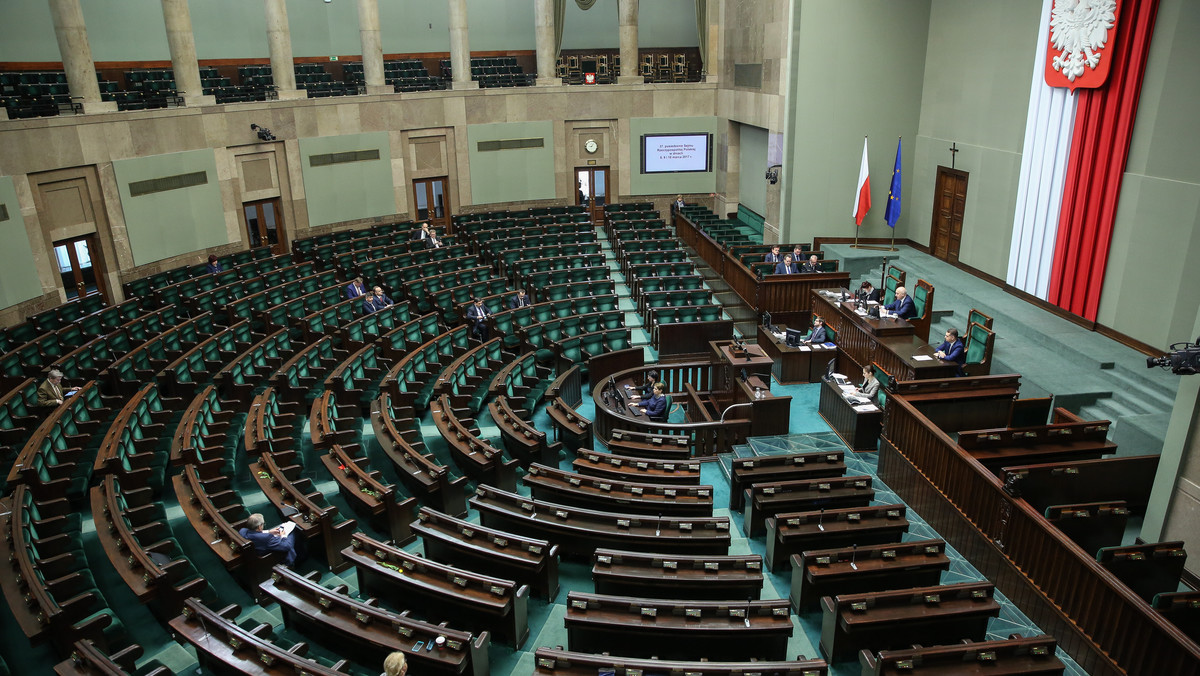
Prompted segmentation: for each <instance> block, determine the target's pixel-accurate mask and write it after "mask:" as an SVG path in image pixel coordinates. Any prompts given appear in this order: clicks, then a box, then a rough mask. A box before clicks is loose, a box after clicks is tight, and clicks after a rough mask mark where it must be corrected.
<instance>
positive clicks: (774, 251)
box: [763, 244, 783, 265]
mask: <svg viewBox="0 0 1200 676" xmlns="http://www.w3.org/2000/svg"><path fill="white" fill-rule="evenodd" d="M763 262H764V263H774V264H775V265H779V264H780V263H781V262H783V256H781V255H779V245H778V244H775V245H773V246H772V247H771V253H769V254H767V255H766V256H763Z"/></svg>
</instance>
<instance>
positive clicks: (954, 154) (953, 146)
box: [950, 143, 958, 169]
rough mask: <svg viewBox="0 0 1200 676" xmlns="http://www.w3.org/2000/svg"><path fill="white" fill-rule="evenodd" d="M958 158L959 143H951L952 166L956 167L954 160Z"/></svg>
mask: <svg viewBox="0 0 1200 676" xmlns="http://www.w3.org/2000/svg"><path fill="white" fill-rule="evenodd" d="M957 158H958V144H957V143H951V144H950V168H951V169H953V168H954V160H955V159H957Z"/></svg>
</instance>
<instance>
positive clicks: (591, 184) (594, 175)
mask: <svg viewBox="0 0 1200 676" xmlns="http://www.w3.org/2000/svg"><path fill="white" fill-rule="evenodd" d="M608 184H609V180H608V167H581V168H579V169H576V170H575V203H576V204H582V205H584V206H586V207H587V208H588V213H590V214H591V216H592V222H593V223H603V222H604V206H605V205H606V204H608Z"/></svg>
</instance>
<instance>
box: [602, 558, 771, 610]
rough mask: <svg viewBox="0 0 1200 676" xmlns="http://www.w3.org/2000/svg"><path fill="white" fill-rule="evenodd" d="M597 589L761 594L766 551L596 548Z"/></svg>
mask: <svg viewBox="0 0 1200 676" xmlns="http://www.w3.org/2000/svg"><path fill="white" fill-rule="evenodd" d="M592 581H593V582H594V583H595V585H596V593H597V594H610V595H615V596H648V597H652V598H658V599H710V600H722V599H737V600H746V601H753V600H755V599H757V598H758V597H759V596H760V595H761V594H762V587H763V571H762V557H761V556H759V555H758V554H727V555H724V556H687V555H682V554H673V555H669V556H668V555H663V554H646V553H644V552H631V551H623V550H619V549H597V550H596V551H595V553H594V554H593V555H592Z"/></svg>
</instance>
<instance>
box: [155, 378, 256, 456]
mask: <svg viewBox="0 0 1200 676" xmlns="http://www.w3.org/2000/svg"><path fill="white" fill-rule="evenodd" d="M187 402H188V403H187V406H186V407H185V408H184V411H183V417H182V418H180V420H179V422H178V423H177V424H176V426H175V430H174V433H173V434H172V435H171V450H170V463H171V465H191V466H192V467H194V470H195V472H196V473H197V475H198V476H200V477H201V478H210V477H214V476H219V475H222V474H224V473H225V471H226V469H227V467H228V468H229V469H230V471H232V467H231V466H232V462H233V458H234V453H235V451H236V450H237V445H238V441H239V437H238V435H237V434H234V433H232V426H233V423H234V421H235V420H236V418H237V417H238V416H239V415H240V414H241V413H240V411H238V410H235V409H234V408H232V407H231V408H226V407H225V404H224V403H222V400H221V397H220V396H219V391H218V389H217V386H216V385H208V386H206V387H204V388H203V389H201V390H199V391H197V392H196V394H195V395H194V396H192V397H190V398H189V399H187Z"/></svg>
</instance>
